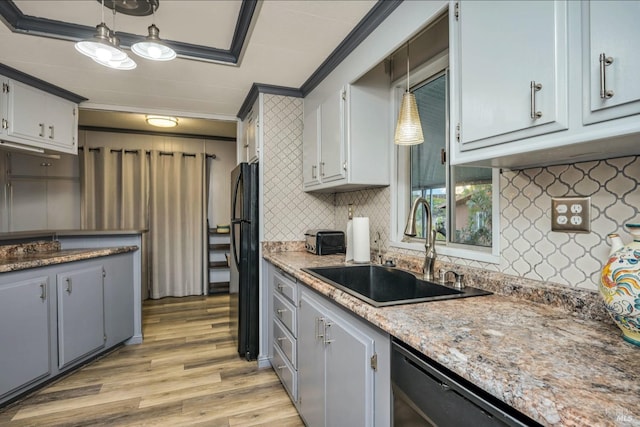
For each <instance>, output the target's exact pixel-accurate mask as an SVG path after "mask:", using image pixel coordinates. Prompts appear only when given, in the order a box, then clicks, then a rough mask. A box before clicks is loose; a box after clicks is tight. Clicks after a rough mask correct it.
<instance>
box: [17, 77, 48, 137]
mask: <svg viewBox="0 0 640 427" xmlns="http://www.w3.org/2000/svg"><path fill="white" fill-rule="evenodd" d="M9 84H10V86H9V104H8V108H9V128H8V135H10V136H13V137H17V138H25V139H28V140H31V141H37V142H42V141H46V132H47V120H46V119H47V117H46V111H47V105H46V97H45V94H44V93H43V92H42V91H41V90H39V89H36V88H33V87H31V86H28V85H26V84H23V83H20V82H17V81H15V80H10V81H9Z"/></svg>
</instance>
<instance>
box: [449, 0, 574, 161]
mask: <svg viewBox="0 0 640 427" xmlns="http://www.w3.org/2000/svg"><path fill="white" fill-rule="evenodd" d="M454 32H455V35H456V36H457V50H456V51H455V53H454V55H453V56H452V57H453V61H455V65H454V66H453V67H452V68H453V69H454V70H455V74H454V76H453V78H454V79H455V80H456V81H457V96H456V98H454V99H453V101H454V102H456V104H457V106H458V109H459V110H458V114H459V115H458V117H457V123H458V125H459V129H457V132H459V135H460V143H461V145H462V147H461V150H467V149H475V148H479V147H483V146H487V145H495V144H500V143H504V142H508V141H513V140H516V139H521V138H527V137H531V136H535V135H540V134H545V133H549V132H554V131H559V130H564V129H567V126H568V118H567V116H568V114H567V39H566V32H567V17H566V4H565V3H563V2H559V1H517V2H515V1H510V2H505V1H462V2H460V3H459V5H458V21H457V22H456V24H455V29H454Z"/></svg>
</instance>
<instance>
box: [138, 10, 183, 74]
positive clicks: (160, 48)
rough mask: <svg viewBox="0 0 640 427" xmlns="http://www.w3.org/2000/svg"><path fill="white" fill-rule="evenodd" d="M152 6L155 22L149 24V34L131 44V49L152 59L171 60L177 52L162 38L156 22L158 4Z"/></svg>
mask: <svg viewBox="0 0 640 427" xmlns="http://www.w3.org/2000/svg"><path fill="white" fill-rule="evenodd" d="M154 6H155V7H154ZM152 8H153V9H152V11H153V15H152V16H153V18H152V19H153V21H154V22H152V23H151V25H149V28H148V30H149V35H148V36H147V38H146V39H145V40H144V41H140V42H137V43H134V44H133V46H131V51H132V52H133V53H135V54H136V55H138V56H141V57H143V58H145V59H151V60H152V61H171V60H172V59H174V58H175V57H176V52H175V50H173V49H171V48H170V47H169V46H167V45H166V44H165V43H164V42H163V41H162V40H160V30H159V29H158V27H156V24H155V17H156V13H155V11H156V9H157V8H158V5H157V4H155V5H152Z"/></svg>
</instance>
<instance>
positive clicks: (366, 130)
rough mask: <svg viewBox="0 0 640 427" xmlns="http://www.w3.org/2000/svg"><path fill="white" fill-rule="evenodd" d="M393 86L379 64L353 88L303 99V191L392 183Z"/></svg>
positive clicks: (345, 86) (341, 88)
mask: <svg viewBox="0 0 640 427" xmlns="http://www.w3.org/2000/svg"><path fill="white" fill-rule="evenodd" d="M389 88H390V82H389V75H388V74H387V73H386V72H385V69H384V64H380V65H378V66H376V67H374V68H373V69H372V70H371V71H369V72H368V73H366V74H365V75H364V76H363V77H361V78H360V79H358V80H357V81H356V82H354V83H353V84H349V85H343V86H339V87H336V88H335V89H333V90H330V91H325V92H322V91H319V93H315V92H314V93H312V94H310V95H308V96H307V97H306V98H305V100H304V111H305V112H304V133H303V138H304V141H303V180H304V190H305V191H324V192H336V191H343V190H353V189H357V188H367V187H377V186H386V185H389V176H390V172H389V169H390V167H389V166H390V164H389V155H390V153H391V147H392V145H393V140H392V135H391V133H390V130H389V123H390V121H391V119H390V110H391V109H390V104H389V102H390V101H389V90H390V89H389Z"/></svg>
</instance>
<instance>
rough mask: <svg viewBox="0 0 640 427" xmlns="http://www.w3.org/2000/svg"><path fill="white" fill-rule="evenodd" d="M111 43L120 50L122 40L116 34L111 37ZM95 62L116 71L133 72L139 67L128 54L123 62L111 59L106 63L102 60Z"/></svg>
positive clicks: (95, 59)
mask: <svg viewBox="0 0 640 427" xmlns="http://www.w3.org/2000/svg"><path fill="white" fill-rule="evenodd" d="M109 41H110V42H111V44H112V45H113V46H115V47H116V48H117V49H120V39H119V38H118V37H117V36H116V35H115V34H111V37H109ZM93 60H94V61H96V62H97V63H98V64H100V65H104V66H105V67H109V68H113V69H115V70H133V69H135V68H136V67H137V66H138V64H136V62H135V61H134V60H133V59H131V58H129V55H127V54H126V53H125V57H124V59H122V60H120V59H109V60H106V61H105V60H103V59H100V58H93Z"/></svg>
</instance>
